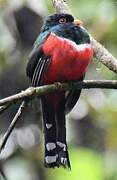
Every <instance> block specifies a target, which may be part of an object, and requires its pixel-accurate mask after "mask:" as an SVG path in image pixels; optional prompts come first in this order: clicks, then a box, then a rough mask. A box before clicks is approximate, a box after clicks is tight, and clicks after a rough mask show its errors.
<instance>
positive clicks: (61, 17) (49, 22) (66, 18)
mask: <svg viewBox="0 0 117 180" xmlns="http://www.w3.org/2000/svg"><path fill="white" fill-rule="evenodd" d="M73 22H74V17H73V16H72V15H70V14H63V13H61V14H53V15H50V16H49V17H48V18H47V19H46V21H45V24H44V26H43V28H42V31H46V30H49V29H50V28H52V27H54V26H56V25H59V24H65V23H73Z"/></svg>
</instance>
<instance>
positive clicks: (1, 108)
mask: <svg viewBox="0 0 117 180" xmlns="http://www.w3.org/2000/svg"><path fill="white" fill-rule="evenodd" d="M10 105H11V104H6V105H4V106H0V114H2V113H3V112H4V111H6V110H7V109H8V108H9V107H10Z"/></svg>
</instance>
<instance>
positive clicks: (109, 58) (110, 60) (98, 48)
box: [52, 0, 117, 74]
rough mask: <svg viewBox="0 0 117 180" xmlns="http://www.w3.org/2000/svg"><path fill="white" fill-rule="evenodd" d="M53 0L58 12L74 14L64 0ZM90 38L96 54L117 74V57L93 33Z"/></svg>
mask: <svg viewBox="0 0 117 180" xmlns="http://www.w3.org/2000/svg"><path fill="white" fill-rule="evenodd" d="M52 2H53V5H54V7H55V9H56V12H58V13H69V14H72V13H71V11H70V9H69V7H68V5H67V4H66V2H65V1H64V0H52ZM89 35H90V34H89ZM90 39H91V44H92V47H93V50H94V56H95V57H96V58H97V60H99V61H100V62H101V63H103V64H104V65H105V66H106V67H108V68H109V69H110V70H111V71H113V72H115V73H116V74H117V59H116V58H115V57H113V55H112V54H111V53H110V52H109V51H108V50H107V49H105V48H104V46H102V45H101V44H100V43H98V42H97V41H96V40H95V39H94V38H93V37H92V36H91V35H90Z"/></svg>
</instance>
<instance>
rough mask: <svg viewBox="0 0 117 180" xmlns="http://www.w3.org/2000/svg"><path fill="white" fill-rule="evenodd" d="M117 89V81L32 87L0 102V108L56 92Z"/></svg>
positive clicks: (89, 81)
mask: <svg viewBox="0 0 117 180" xmlns="http://www.w3.org/2000/svg"><path fill="white" fill-rule="evenodd" d="M73 88H74V89H89V88H102V89H117V80H84V81H79V82H75V83H55V84H51V85H45V86H40V87H30V88H28V89H26V90H25V91H22V92H20V93H18V94H15V95H12V96H9V97H6V98H4V99H1V100H0V106H3V105H6V104H9V103H14V102H16V101H19V100H24V99H29V98H31V97H33V96H39V95H40V96H41V95H43V94H48V93H53V92H56V91H67V90H71V89H73Z"/></svg>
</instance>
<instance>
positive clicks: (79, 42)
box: [27, 14, 93, 168]
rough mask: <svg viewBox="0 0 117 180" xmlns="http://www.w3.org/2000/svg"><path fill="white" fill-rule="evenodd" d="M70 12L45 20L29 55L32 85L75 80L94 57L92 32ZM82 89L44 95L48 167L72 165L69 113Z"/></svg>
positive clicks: (81, 75) (80, 76) (42, 101)
mask: <svg viewBox="0 0 117 180" xmlns="http://www.w3.org/2000/svg"><path fill="white" fill-rule="evenodd" d="M79 22H80V21H78V20H74V18H73V16H71V15H69V14H53V15H51V16H49V17H48V18H47V20H46V21H45V23H44V25H43V27H42V29H41V33H40V35H39V36H38V37H37V40H36V41H35V43H34V48H33V50H32V52H31V54H30V56H29V62H28V65H27V76H28V77H29V78H30V80H31V84H32V86H34V87H36V86H42V85H47V84H52V83H55V82H74V81H81V80H83V78H84V75H85V72H86V69H87V66H88V64H89V63H90V62H91V59H92V57H93V50H92V48H91V45H90V38H89V35H88V33H87V32H86V31H85V30H84V28H83V27H82V26H81V25H80V23H79ZM80 92H81V90H74V89H73V90H71V91H68V92H64V91H63V92H56V93H53V94H46V95H43V96H41V97H40V98H41V104H42V111H43V124H44V137H45V157H44V164H45V167H60V166H63V167H64V168H70V161H69V155H68V148H67V143H66V121H65V114H66V113H68V112H70V111H71V109H72V108H73V107H74V105H75V104H76V102H77V100H78V98H79V96H80Z"/></svg>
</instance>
